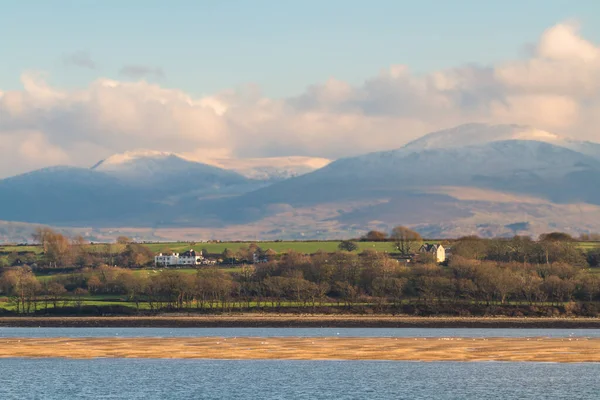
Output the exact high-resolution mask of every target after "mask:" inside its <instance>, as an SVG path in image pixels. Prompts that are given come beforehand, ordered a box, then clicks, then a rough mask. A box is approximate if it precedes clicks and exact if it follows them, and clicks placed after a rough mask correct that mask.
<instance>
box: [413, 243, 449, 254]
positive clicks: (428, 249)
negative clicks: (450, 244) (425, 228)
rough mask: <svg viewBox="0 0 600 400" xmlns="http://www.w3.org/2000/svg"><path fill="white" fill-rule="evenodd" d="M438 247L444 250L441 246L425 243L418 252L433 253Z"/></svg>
mask: <svg viewBox="0 0 600 400" xmlns="http://www.w3.org/2000/svg"><path fill="white" fill-rule="evenodd" d="M440 247H441V248H444V247H443V246H442V245H441V244H431V243H425V244H423V246H421V248H420V249H419V251H421V252H427V253H432V252H434V251H437V250H438V249H439V248H440Z"/></svg>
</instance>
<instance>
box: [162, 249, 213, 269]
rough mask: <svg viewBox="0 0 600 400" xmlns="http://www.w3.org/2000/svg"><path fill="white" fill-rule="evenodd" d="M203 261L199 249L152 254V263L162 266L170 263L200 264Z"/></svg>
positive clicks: (170, 264)
mask: <svg viewBox="0 0 600 400" xmlns="http://www.w3.org/2000/svg"><path fill="white" fill-rule="evenodd" d="M203 261H204V257H203V256H202V252H201V251H195V250H189V251H186V252H183V253H181V254H180V253H171V254H163V253H158V255H156V256H154V264H155V265H162V266H164V267H168V266H172V265H200V264H202V263H203Z"/></svg>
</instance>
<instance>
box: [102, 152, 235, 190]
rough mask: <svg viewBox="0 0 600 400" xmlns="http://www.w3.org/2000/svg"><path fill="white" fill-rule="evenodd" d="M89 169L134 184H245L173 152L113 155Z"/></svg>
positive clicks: (213, 167)
mask: <svg viewBox="0 0 600 400" xmlns="http://www.w3.org/2000/svg"><path fill="white" fill-rule="evenodd" d="M91 169H92V170H94V171H99V172H103V173H106V174H109V175H112V176H115V177H117V178H119V179H122V180H127V181H131V182H132V183H134V184H136V183H137V184H149V185H158V184H159V183H160V184H165V183H168V182H169V181H173V180H179V181H180V182H182V183H183V182H185V184H187V185H196V186H198V185H203V184H209V185H220V186H223V185H225V186H227V185H232V184H243V183H247V179H246V178H244V177H243V176H241V175H240V174H238V173H236V172H233V171H228V170H225V169H222V168H218V167H215V166H212V165H207V164H203V163H199V162H196V161H193V160H188V159H185V158H184V157H182V156H180V155H178V154H175V153H168V152H159V151H148V150H141V151H131V152H125V153H121V154H115V155H113V156H111V157H108V158H107V159H105V160H102V161H100V162H98V163H97V164H96V165H94V166H93V167H92V168H91Z"/></svg>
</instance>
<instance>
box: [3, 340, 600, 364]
mask: <svg viewBox="0 0 600 400" xmlns="http://www.w3.org/2000/svg"><path fill="white" fill-rule="evenodd" d="M6 357H36V358H38V357H64V358H80V359H84V358H99V357H103V358H106V357H108V358H181V359H231V360H242V359H257V360H258V359H281V360H397V361H401V360H403V361H538V362H600V339H594V338H590V339H587V338H552V339H549V338H490V339H482V338H477V339H473V338H340V337H319V338H296V337H279V338H255V337H251V338H249V337H245V338H221V337H199V338H5V339H0V358H6Z"/></svg>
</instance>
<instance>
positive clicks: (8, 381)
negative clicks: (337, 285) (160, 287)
mask: <svg viewBox="0 0 600 400" xmlns="http://www.w3.org/2000/svg"><path fill="white" fill-rule="evenodd" d="M192 336H196V337H198V336H212V337H215V336H216V337H244V336H246V337H277V336H279V337H293V336H302V337H311V336H312V337H324V336H340V337H600V331H599V330H592V329H471V328H466V329H431V328H427V329H425V328H390V329H388V328H347V329H342V328H173V329H171V328H0V338H2V337H28V338H36V337H39V338H47V337H73V338H75V337H192ZM1 345H2V342H1V339H0V346H1ZM0 368H1V370H2V371H1V372H0V399H2V400H4V399H49V400H64V399H174V400H179V399H261V400H268V399H326V400H333V399H375V400H377V399H434V400H435V399H598V398H600V379H598V376H600V364H597V363H579V364H559V363H531V362H527V363H525V362H396V361H393V362H390V361H290V360H239V361H237V360H235V361H234V360H177V359H160V360H159V359H90V360H72V359H59V358H44V359H22V358H7V359H0Z"/></svg>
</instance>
